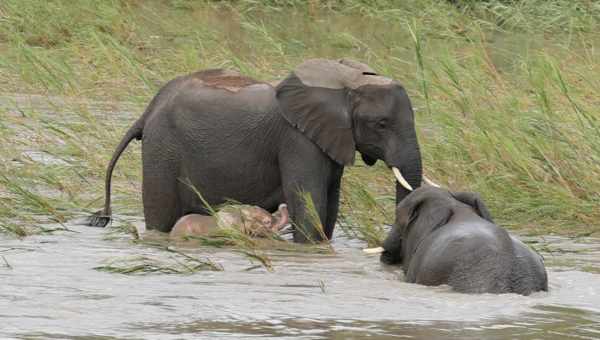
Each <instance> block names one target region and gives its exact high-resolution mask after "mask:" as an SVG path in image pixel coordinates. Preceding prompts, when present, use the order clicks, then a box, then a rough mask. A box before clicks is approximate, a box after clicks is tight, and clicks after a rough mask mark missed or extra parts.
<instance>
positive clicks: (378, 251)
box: [363, 247, 385, 254]
mask: <svg viewBox="0 0 600 340" xmlns="http://www.w3.org/2000/svg"><path fill="white" fill-rule="evenodd" d="M384 251H385V249H383V248H382V247H377V248H365V249H363V252H365V253H366V254H381V253H383V252H384Z"/></svg>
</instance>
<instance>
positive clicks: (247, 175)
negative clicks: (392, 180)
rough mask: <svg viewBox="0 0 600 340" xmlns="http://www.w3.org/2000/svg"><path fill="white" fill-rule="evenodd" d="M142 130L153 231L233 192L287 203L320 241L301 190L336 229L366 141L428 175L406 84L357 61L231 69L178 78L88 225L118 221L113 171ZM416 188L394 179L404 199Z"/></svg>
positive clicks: (379, 155)
mask: <svg viewBox="0 0 600 340" xmlns="http://www.w3.org/2000/svg"><path fill="white" fill-rule="evenodd" d="M134 138H136V139H141V140H142V160H143V202H144V215H145V219H146V225H147V227H148V228H149V229H157V230H159V231H163V232H169V231H170V230H171V228H172V227H173V225H174V224H175V222H176V221H177V220H178V219H179V218H180V217H181V216H184V215H187V214H192V213H198V214H207V211H206V209H205V208H204V205H203V204H202V202H201V201H200V199H199V198H198V196H197V195H196V193H194V191H193V190H191V189H190V187H189V185H188V183H189V182H191V184H193V186H195V187H196V188H197V189H198V190H199V191H200V192H201V193H202V195H203V196H204V198H205V199H206V200H207V201H208V203H209V204H211V205H218V204H221V203H223V202H225V201H226V200H227V199H232V200H235V201H237V202H240V203H243V204H249V205H256V206H260V207H262V208H264V209H266V210H268V211H269V212H273V211H275V210H276V209H277V205H278V203H279V202H287V204H288V208H289V212H290V218H291V219H292V221H294V222H295V225H296V227H297V228H296V230H295V232H294V240H295V241H298V242H305V241H307V239H309V238H310V239H313V240H320V239H321V233H320V232H319V231H318V230H317V228H315V226H314V225H312V223H311V222H310V218H309V216H308V215H307V214H306V211H305V204H304V200H303V199H302V196H301V195H300V193H301V192H306V193H310V195H311V198H312V200H313V202H314V206H315V207H316V210H317V212H318V215H319V217H320V219H321V223H322V225H323V226H324V234H325V236H326V237H327V238H331V235H332V233H333V229H334V225H335V221H336V218H337V213H338V204H339V191H340V180H341V177H342V173H343V170H344V166H346V165H351V164H353V162H354V155H355V152H356V151H359V152H360V153H361V155H362V158H363V160H364V161H365V162H366V163H367V164H369V165H373V164H374V163H375V162H376V161H377V160H383V161H384V162H385V163H386V164H387V165H388V166H395V167H397V168H399V169H400V170H401V172H402V174H403V175H404V177H405V178H406V179H407V181H408V182H409V183H410V184H411V185H412V186H413V187H418V186H419V185H420V183H421V175H422V172H421V156H420V151H419V145H418V142H417V137H416V133H415V127H414V115H413V111H412V107H411V103H410V100H409V98H408V96H407V94H406V91H405V90H404V88H403V87H402V86H401V85H400V84H399V83H398V82H396V81H394V80H391V79H389V78H385V77H382V76H378V75H375V73H374V71H373V70H371V69H370V68H369V67H368V66H366V65H364V64H361V63H358V62H354V61H349V60H340V61H333V60H326V59H312V60H308V61H306V62H304V63H302V64H301V65H299V66H298V67H297V68H296V69H295V70H294V71H293V72H292V73H291V74H290V75H289V76H288V77H287V78H285V79H284V80H282V81H281V82H279V84H278V85H277V86H276V87H273V86H271V85H270V84H267V83H263V82H259V81H256V80H254V79H250V78H247V77H244V76H241V75H240V74H238V73H236V72H233V71H227V70H206V71H201V72H197V73H193V74H190V75H187V76H183V77H179V78H176V79H174V80H172V81H170V82H169V83H167V84H166V85H165V86H164V87H163V88H162V89H160V91H159V92H158V94H157V95H156V96H155V97H154V99H153V100H152V102H151V103H150V105H149V106H148V108H147V109H146V111H145V112H144V114H143V115H142V117H141V118H140V119H139V120H138V121H137V122H135V124H134V125H133V126H132V127H131V128H130V130H129V131H128V132H127V134H126V135H125V136H124V137H123V139H122V141H121V143H120V144H119V146H118V147H117V149H116V151H115V153H114V155H113V158H112V160H111V162H110V164H109V166H108V170H107V176H106V202H105V207H104V210H103V211H101V212H98V213H97V214H96V215H95V216H94V218H93V219H92V221H91V223H90V224H91V225H96V226H105V225H106V224H107V223H108V222H109V220H110V214H111V209H110V179H111V174H112V171H113V168H114V166H115V164H116V162H117V160H118V158H119V156H120V154H121V153H122V152H123V150H124V149H125V148H126V147H127V145H128V144H129V142H130V141H131V140H132V139H134ZM407 194H408V192H407V191H406V190H405V189H403V188H401V187H400V186H398V185H397V195H396V196H397V200H400V199H402V198H403V197H404V196H405V195H407Z"/></svg>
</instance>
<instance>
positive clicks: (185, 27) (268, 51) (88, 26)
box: [0, 0, 600, 245]
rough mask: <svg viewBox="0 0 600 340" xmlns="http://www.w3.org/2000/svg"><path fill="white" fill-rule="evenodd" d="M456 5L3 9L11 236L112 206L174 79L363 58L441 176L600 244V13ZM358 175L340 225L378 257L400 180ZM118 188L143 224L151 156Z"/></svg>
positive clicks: (537, 0) (555, 6)
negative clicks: (205, 71) (109, 169)
mask: <svg viewBox="0 0 600 340" xmlns="http://www.w3.org/2000/svg"><path fill="white" fill-rule="evenodd" d="M458 2H459V4H455V3H453V2H451V1H441V0H440V1H438V0H424V1H416V0H415V1H401V2H400V1H392V0H384V1H367V0H362V1H361V0H347V1H333V0H331V1H324V0H321V1H316V0H315V1H309V2H305V1H299V0H298V1H296V0H286V1H275V0H273V1H263V2H257V1H251V0H238V1H185V0H178V1H175V0H171V1H150V2H146V1H137V0H110V1H100V2H98V1H91V0H76V1H67V0H52V1H48V2H44V3H41V2H39V1H34V0H4V1H2V2H0V84H2V87H1V88H0V92H1V93H0V144H1V147H0V161H1V162H0V163H1V164H0V175H1V176H0V230H1V231H4V232H7V233H13V234H16V235H21V236H23V235H27V234H28V233H31V232H36V231H39V230H41V229H40V228H41V226H43V225H44V223H47V222H53V223H56V222H58V223H64V221H66V220H68V219H70V218H72V217H74V216H76V215H84V214H87V213H89V212H90V211H94V210H96V209H98V208H99V207H100V205H101V204H102V197H103V191H102V187H103V177H104V171H105V167H106V164H107V163H108V160H109V159H110V155H111V153H112V152H113V149H114V147H115V145H116V144H117V143H118V140H119V139H120V137H121V135H122V134H123V133H124V131H125V129H126V128H127V126H128V125H129V124H131V123H132V122H133V121H134V120H135V118H136V117H137V116H139V114H141V112H142V111H143V108H144V106H145V105H146V104H147V103H148V102H149V100H150V99H151V98H152V96H153V95H154V94H155V93H156V91H157V89H158V88H159V87H160V86H161V85H162V84H164V83H165V82H166V81H168V80H169V79H171V78H173V77H175V76H178V75H181V74H184V73H187V72H191V71H195V70H198V69H201V68H209V67H211V68H213V67H226V68H235V69H238V70H240V71H242V72H244V73H246V74H249V75H250V76H253V77H258V78H261V79H265V80H271V79H280V78H281V77H284V76H285V75H286V74H287V73H288V72H289V70H291V69H292V68H293V67H294V66H295V65H296V64H298V63H299V62H301V61H302V60H304V59H306V58H312V57H327V58H340V57H349V58H355V59H358V60H361V61H363V62H366V63H368V64H370V65H371V66H372V67H373V68H375V69H376V70H378V71H379V72H381V73H383V74H386V75H389V76H392V77H394V78H396V79H398V80H400V81H401V82H402V83H403V84H404V85H405V87H406V88H407V89H408V91H409V95H410V97H411V99H412V101H413V106H414V107H415V110H416V120H417V129H418V133H419V138H420V142H421V146H422V154H423V160H424V168H425V172H426V174H427V175H428V176H429V177H431V178H433V179H434V180H436V181H437V182H439V183H440V184H443V185H444V186H447V187H449V188H451V189H455V190H473V191H478V192H480V193H481V194H482V196H483V197H484V198H485V200H486V202H487V204H488V205H489V206H490V208H491V210H492V212H493V214H494V215H495V216H496V219H497V220H499V221H500V222H501V223H503V224H504V225H507V226H509V227H511V228H515V229H522V230H523V231H524V232H530V233H549V232H554V233H561V234H590V233H594V232H598V231H599V230H600V227H599V224H598V221H600V209H598V207H599V206H600V194H599V192H600V126H599V124H600V122H599V121H598V120H599V118H600V100H599V99H598V98H599V95H598V89H599V88H600V67H599V65H600V56H599V54H598V52H597V51H598V45H599V44H600V38H598V36H597V34H595V32H597V31H598V23H599V19H600V5H598V3H597V2H595V1H586V0H581V1H567V0H564V1H563V0H549V1H542V0H521V1H499V0H490V1H458ZM3 93H4V94H6V93H19V94H21V95H22V94H25V97H21V98H20V99H19V100H15V99H14V98H12V97H11V98H7V97H6V96H3ZM30 95H31V97H28V96H30ZM35 95H41V96H42V97H41V99H40V97H36V96H35ZM32 151H33V152H37V153H38V154H39V153H41V154H43V155H49V156H51V157H52V159H54V160H57V159H58V160H60V161H53V162H50V163H48V162H43V161H40V160H39V159H32V158H31V157H30V156H28V155H30V154H31V153H30V152H32ZM358 165H359V166H357V167H354V168H348V169H347V170H346V173H345V176H344V181H343V190H342V209H341V212H340V215H341V222H342V225H343V227H344V230H345V232H346V234H347V235H349V236H351V237H358V238H361V239H363V240H365V241H366V242H367V243H369V244H371V245H375V244H378V243H380V242H381V239H382V237H383V235H384V234H385V229H383V228H382V225H383V224H385V223H387V224H391V223H393V218H394V200H393V194H394V193H393V190H394V186H393V179H392V176H391V174H390V173H389V171H388V170H387V169H386V167H385V166H383V165H382V164H381V162H380V163H378V164H377V165H375V166H374V167H373V168H368V167H366V166H365V165H363V164H358ZM114 176H115V178H114V189H113V192H114V198H113V202H114V203H115V208H114V210H115V212H118V213H120V214H126V215H128V214H129V215H137V216H139V215H141V214H142V213H141V202H140V197H141V194H140V182H141V166H140V156H139V144H138V143H132V145H131V146H130V149H129V150H128V151H127V152H126V153H125V155H124V158H123V159H121V160H120V162H119V164H118V166H117V169H116V172H115V174H114ZM117 217H118V216H117Z"/></svg>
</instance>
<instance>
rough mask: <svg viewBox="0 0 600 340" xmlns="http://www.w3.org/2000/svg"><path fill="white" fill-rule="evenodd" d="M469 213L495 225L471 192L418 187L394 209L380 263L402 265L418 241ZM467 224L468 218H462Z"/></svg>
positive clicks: (478, 197) (486, 210) (479, 200)
mask: <svg viewBox="0 0 600 340" xmlns="http://www.w3.org/2000/svg"><path fill="white" fill-rule="evenodd" d="M465 211H472V212H474V213H476V214H477V215H479V217H481V218H483V219H485V220H487V221H489V222H491V223H494V222H493V220H492V216H491V214H490V212H489V211H488V209H487V208H486V206H485V204H484V203H483V200H482V199H481V197H480V196H479V195H478V194H477V193H474V192H450V191H448V190H445V189H440V188H436V187H430V186H426V187H421V188H419V189H418V190H415V191H414V192H412V193H411V194H410V195H408V196H407V197H406V198H405V199H404V200H402V202H400V204H398V206H397V207H396V221H395V223H394V226H393V227H392V230H391V231H390V233H389V234H388V236H387V238H386V239H385V241H384V242H383V253H382V254H381V261H382V262H384V263H387V264H397V263H401V262H403V260H404V257H406V254H412V253H413V252H414V247H416V246H417V245H418V244H419V243H420V240H421V239H423V238H424V237H426V236H427V235H429V234H430V233H431V232H432V231H433V230H435V229H437V228H439V227H441V226H443V225H445V224H447V223H448V221H449V220H450V218H452V216H454V215H455V214H462V215H465ZM462 219H464V220H467V219H468V218H467V217H464V216H463V218H462Z"/></svg>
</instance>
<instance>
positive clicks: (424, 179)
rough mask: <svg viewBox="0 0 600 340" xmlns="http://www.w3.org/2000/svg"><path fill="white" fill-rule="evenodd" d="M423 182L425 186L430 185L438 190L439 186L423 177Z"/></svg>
mask: <svg viewBox="0 0 600 340" xmlns="http://www.w3.org/2000/svg"><path fill="white" fill-rule="evenodd" d="M423 182H425V183H426V184H427V185H431V186H432V187H436V188H440V186H439V185H437V184H435V183H433V182H432V181H431V180H430V179H429V178H427V177H425V176H423Z"/></svg>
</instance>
